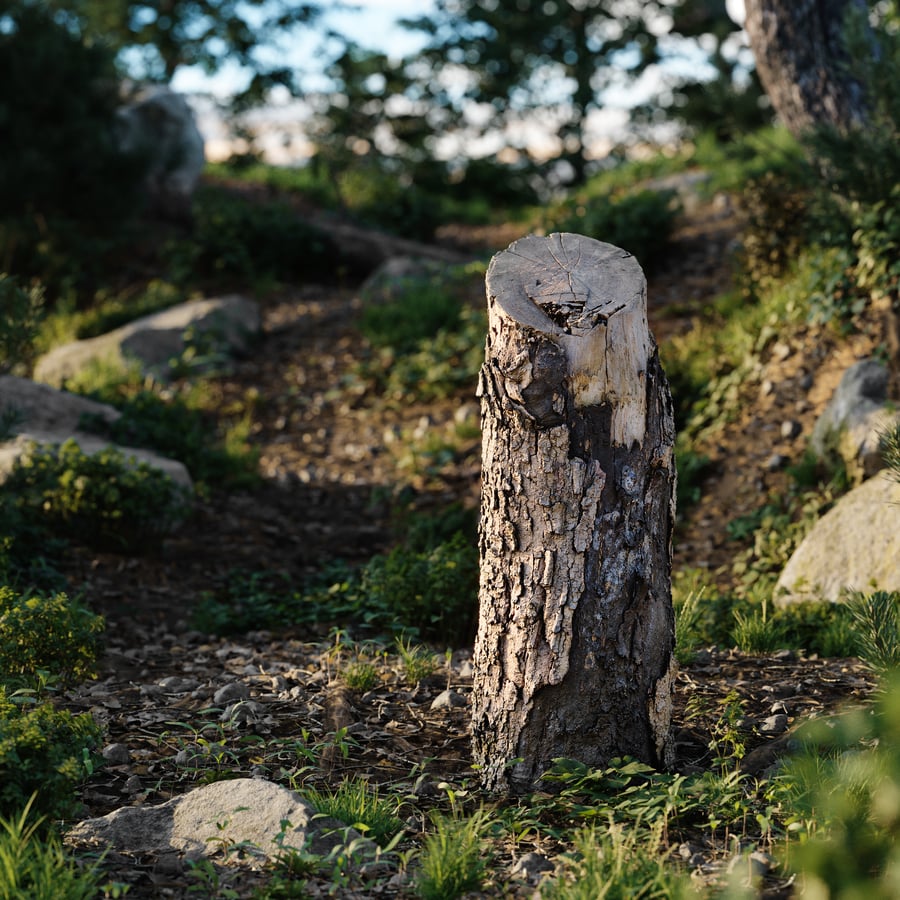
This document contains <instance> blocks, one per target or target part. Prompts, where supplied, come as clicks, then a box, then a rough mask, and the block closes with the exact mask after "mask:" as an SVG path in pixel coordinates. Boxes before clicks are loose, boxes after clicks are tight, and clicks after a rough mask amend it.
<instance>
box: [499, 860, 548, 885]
mask: <svg viewBox="0 0 900 900" xmlns="http://www.w3.org/2000/svg"><path fill="white" fill-rule="evenodd" d="M553 868H554V866H553V863H552V862H550V860H549V859H547V857H546V856H544V855H543V854H541V853H525V854H523V855H522V856H520V857H519V858H518V859H517V860H516V861H515V863H513V865H511V866H510V867H509V877H510V878H515V879H521V880H523V881H527V882H528V883H529V884H537V883H538V882H539V881H540V880H541V877H542V876H543V875H545V874H546V873H547V872H552V871H553Z"/></svg>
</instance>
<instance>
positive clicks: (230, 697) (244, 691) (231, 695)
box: [213, 681, 250, 706]
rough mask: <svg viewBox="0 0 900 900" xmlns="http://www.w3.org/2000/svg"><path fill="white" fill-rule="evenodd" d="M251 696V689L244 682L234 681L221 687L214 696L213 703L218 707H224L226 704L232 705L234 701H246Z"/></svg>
mask: <svg viewBox="0 0 900 900" xmlns="http://www.w3.org/2000/svg"><path fill="white" fill-rule="evenodd" d="M249 696H250V688H249V687H248V686H247V685H246V684H244V682H242V681H232V682H231V684H226V685H223V686H222V687H220V688H219V689H218V690H217V691H216V692H215V694H213V703H215V704H216V706H222V705H224V704H225V703H231V702H233V701H234V700H246V699H247V698H248V697H249Z"/></svg>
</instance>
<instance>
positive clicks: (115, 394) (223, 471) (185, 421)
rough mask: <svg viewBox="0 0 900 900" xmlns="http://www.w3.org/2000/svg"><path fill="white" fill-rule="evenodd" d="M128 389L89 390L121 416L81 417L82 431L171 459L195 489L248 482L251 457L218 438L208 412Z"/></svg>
mask: <svg viewBox="0 0 900 900" xmlns="http://www.w3.org/2000/svg"><path fill="white" fill-rule="evenodd" d="M142 383H143V382H142ZM131 389H132V386H131V385H130V384H129V383H123V384H121V385H116V384H114V383H110V384H108V385H106V386H105V387H104V388H103V389H101V390H98V391H92V392H91V395H92V396H94V397H95V398H96V399H99V400H101V401H102V402H106V403H111V404H112V405H113V406H116V407H117V408H118V409H119V411H120V412H121V413H122V415H121V416H120V417H119V418H118V419H116V421H115V422H111V423H110V422H107V421H106V420H105V419H102V418H95V419H85V420H84V421H82V423H81V425H82V427H85V428H87V429H88V430H90V431H93V432H95V433H98V434H102V435H103V436H104V437H106V438H108V439H109V440H111V441H114V442H115V443H117V444H122V445H125V446H128V447H147V448H149V449H152V450H156V451H157V452H158V453H161V454H162V455H163V456H168V457H170V458H172V459H177V460H179V461H181V462H182V463H184V464H185V466H187V468H188V471H189V472H190V473H191V477H192V478H193V479H194V481H195V482H196V483H197V484H198V485H201V486H205V485H213V484H217V485H227V486H230V487H238V486H243V485H245V484H247V483H250V482H252V481H253V479H254V477H255V476H256V463H257V457H258V455H257V453H256V452H254V451H252V450H250V448H249V447H247V446H243V447H241V446H237V444H238V443H240V442H239V441H236V442H229V440H228V439H227V436H226V437H225V438H223V437H222V436H220V435H219V434H218V433H217V427H216V421H215V419H214V418H213V416H212V415H211V414H209V413H207V412H205V411H204V410H203V409H197V408H194V407H193V406H191V405H190V404H189V403H188V402H187V401H186V400H185V399H184V398H183V397H181V396H180V395H177V394H175V395H173V394H171V393H167V394H166V395H165V396H163V395H162V394H161V393H160V391H159V390H146V389H143V388H142V389H140V390H138V391H136V392H131ZM123 395H124V396H123Z"/></svg>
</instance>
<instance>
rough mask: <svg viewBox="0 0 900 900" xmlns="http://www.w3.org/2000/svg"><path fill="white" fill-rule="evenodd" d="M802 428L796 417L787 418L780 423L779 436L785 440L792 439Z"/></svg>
mask: <svg viewBox="0 0 900 900" xmlns="http://www.w3.org/2000/svg"><path fill="white" fill-rule="evenodd" d="M802 430H803V427H802V426H801V425H800V423H799V422H798V421H797V420H796V419H788V420H787V421H785V422H782V423H781V436H782V437H783V438H784V439H785V440H786V441H792V440H793V439H794V438H795V437H797V436H798V435H799V434H800V432H801V431H802Z"/></svg>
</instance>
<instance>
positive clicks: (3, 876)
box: [0, 801, 100, 900]
mask: <svg viewBox="0 0 900 900" xmlns="http://www.w3.org/2000/svg"><path fill="white" fill-rule="evenodd" d="M99 869H100V865H99V863H93V864H90V865H86V866H82V865H79V864H78V863H76V861H75V860H74V859H73V858H72V857H71V856H70V855H69V854H68V853H67V852H66V851H65V850H64V849H63V847H62V843H61V842H60V840H59V837H58V836H57V835H55V834H54V833H52V832H50V833H48V832H47V831H46V822H45V821H44V819H42V818H36V817H34V816H33V814H32V804H31V802H30V801H29V802H28V803H26V804H25V806H24V807H23V809H22V811H21V812H20V813H17V814H15V815H12V816H10V817H9V818H0V897H2V898H3V900H20V898H21V900H25V898H28V900H93V898H95V897H97V896H98V891H99V890H100V875H99Z"/></svg>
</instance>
